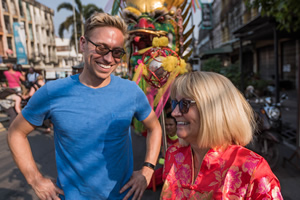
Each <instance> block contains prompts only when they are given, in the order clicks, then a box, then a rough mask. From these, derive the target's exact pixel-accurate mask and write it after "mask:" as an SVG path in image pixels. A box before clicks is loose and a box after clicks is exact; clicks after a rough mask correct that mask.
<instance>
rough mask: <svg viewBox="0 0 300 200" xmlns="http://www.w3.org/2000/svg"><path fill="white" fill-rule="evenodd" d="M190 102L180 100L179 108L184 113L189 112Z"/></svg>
mask: <svg viewBox="0 0 300 200" xmlns="http://www.w3.org/2000/svg"><path fill="white" fill-rule="evenodd" d="M189 105H190V104H189V102H188V101H185V100H180V102H179V109H180V112H181V113H182V114H184V113H187V112H189Z"/></svg>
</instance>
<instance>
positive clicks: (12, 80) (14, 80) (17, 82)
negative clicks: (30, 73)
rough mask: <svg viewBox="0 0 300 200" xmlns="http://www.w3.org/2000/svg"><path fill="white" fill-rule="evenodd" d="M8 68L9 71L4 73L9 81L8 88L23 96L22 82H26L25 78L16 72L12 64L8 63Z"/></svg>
mask: <svg viewBox="0 0 300 200" xmlns="http://www.w3.org/2000/svg"><path fill="white" fill-rule="evenodd" d="M6 66H7V68H8V70H7V71H4V72H3V74H4V76H5V78H6V80H7V83H8V87H9V88H11V89H14V90H15V91H16V92H17V93H20V94H21V93H22V89H21V81H25V77H24V76H23V75H22V73H21V72H19V71H15V70H14V68H13V64H12V63H8V64H7V65H6Z"/></svg>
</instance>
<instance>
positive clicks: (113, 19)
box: [84, 12, 128, 40]
mask: <svg viewBox="0 0 300 200" xmlns="http://www.w3.org/2000/svg"><path fill="white" fill-rule="evenodd" d="M107 26H108V27H115V28H117V29H119V30H120V31H121V32H122V33H123V35H124V40H125V39H126V38H127V36H128V33H127V24H126V23H125V22H124V20H123V19H121V18H120V17H119V16H117V15H115V16H112V15H109V14H107V13H98V12H96V13H94V14H93V15H92V16H91V17H89V18H88V19H87V20H86V23H85V25H84V36H85V37H88V36H89V33H90V32H91V31H92V30H93V29H94V28H97V27H107Z"/></svg>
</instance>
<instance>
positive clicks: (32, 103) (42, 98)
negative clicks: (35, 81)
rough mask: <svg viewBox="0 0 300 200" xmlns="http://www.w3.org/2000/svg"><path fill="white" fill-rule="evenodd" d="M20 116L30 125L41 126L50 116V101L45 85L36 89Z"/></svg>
mask: <svg viewBox="0 0 300 200" xmlns="http://www.w3.org/2000/svg"><path fill="white" fill-rule="evenodd" d="M22 115H23V116H24V118H25V119H26V120H27V121H28V122H29V123H31V124H33V125H35V126H41V125H42V124H43V121H44V120H45V119H48V118H49V116H50V99H49V95H48V90H47V84H46V85H44V86H43V87H41V88H40V89H38V90H37V91H36V92H35V93H34V95H33V96H32V97H31V98H30V100H29V102H28V103H27V105H26V106H25V108H24V109H23V110H22Z"/></svg>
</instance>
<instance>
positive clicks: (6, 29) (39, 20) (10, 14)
mask: <svg viewBox="0 0 300 200" xmlns="http://www.w3.org/2000/svg"><path fill="white" fill-rule="evenodd" d="M0 4H1V6H0V57H1V60H0V63H1V62H2V63H7V62H13V63H17V57H18V49H17V48H16V45H15V44H16V43H17V42H18V41H16V39H15V35H14V31H13V30H14V23H16V22H18V23H20V24H22V25H23V26H24V30H25V46H26V47H25V48H26V49H25V52H26V55H27V59H28V62H27V64H28V65H29V66H54V64H55V63H57V56H56V44H55V33H54V25H53V15H54V11H53V10H52V9H50V8H48V7H46V6H45V5H43V4H41V3H39V2H37V1H35V0H0Z"/></svg>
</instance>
